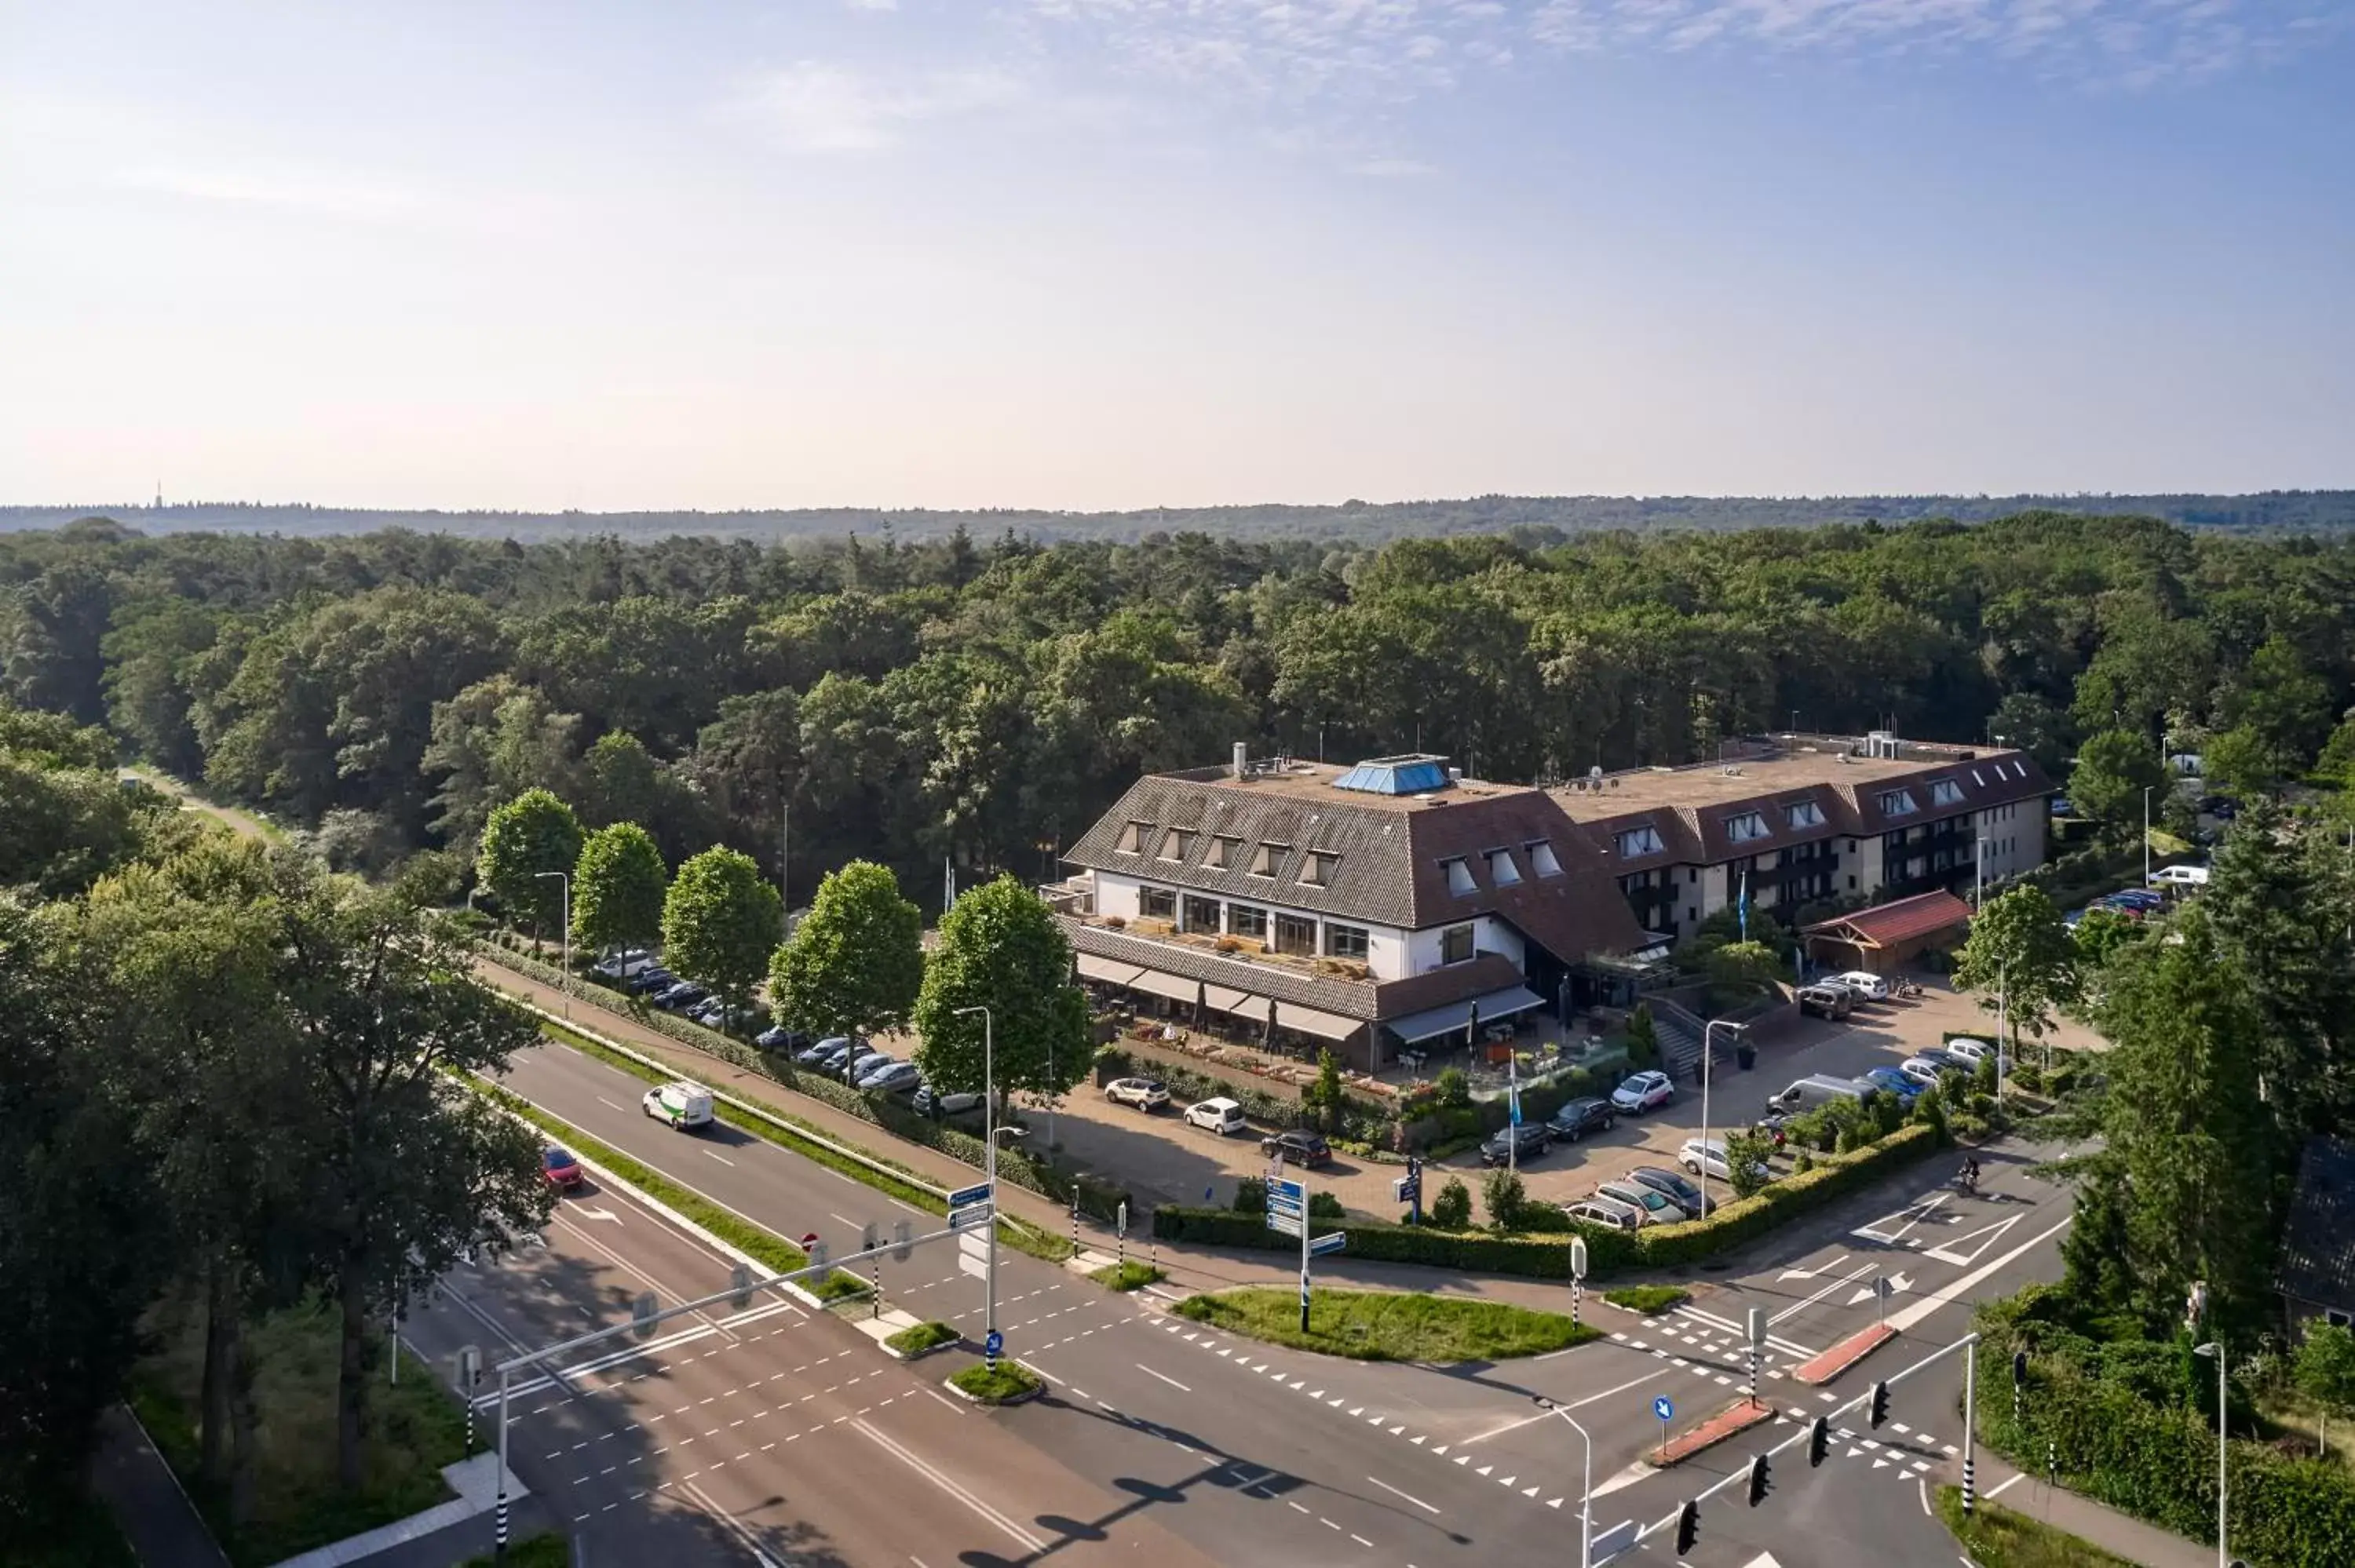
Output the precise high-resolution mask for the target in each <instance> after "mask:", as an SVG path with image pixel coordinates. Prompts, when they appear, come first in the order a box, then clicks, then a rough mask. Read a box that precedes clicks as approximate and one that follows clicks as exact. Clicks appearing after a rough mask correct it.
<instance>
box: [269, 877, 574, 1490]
mask: <svg viewBox="0 0 2355 1568" xmlns="http://www.w3.org/2000/svg"><path fill="white" fill-rule="evenodd" d="M277 881H278V893H277V902H278V905H279V906H280V908H281V909H282V911H283V916H282V932H281V937H280V940H281V950H282V967H281V969H280V980H279V984H280V987H281V991H282V995H283V997H284V1000H285V1006H286V1008H287V1012H288V1013H289V1016H290V1017H291V1019H292V1022H293V1029H294V1031H295V1033H296V1035H297V1038H298V1041H299V1048H300V1053H301V1056H302V1060H303V1065H304V1092H303V1094H302V1095H300V1096H299V1097H297V1098H296V1099H295V1100H294V1101H293V1102H292V1103H290V1104H287V1105H282V1106H280V1107H276V1113H277V1115H278V1117H279V1118H281V1121H280V1128H281V1131H280V1136H282V1137H284V1138H286V1139H288V1140H289V1142H290V1147H292V1148H293V1149H295V1150H299V1156H298V1157H299V1159H300V1160H301V1161H302V1163H303V1167H304V1171H305V1184H304V1192H305V1198H306V1202H305V1203H304V1213H303V1215H302V1217H301V1219H300V1221H299V1222H298V1224H297V1226H296V1227H295V1229H296V1231H297V1232H298V1234H299V1236H300V1245H301V1246H302V1248H303V1255H304V1258H305V1259H306V1261H308V1262H309V1264H310V1266H311V1267H310V1272H311V1276H312V1277H313V1279H314V1282H315V1283H316V1284H317V1286H318V1287H320V1289H321V1290H322V1292H323V1293H324V1294H325V1297H326V1298H327V1299H328V1300H330V1301H331V1302H333V1303H334V1304H335V1307H336V1313H337V1317H338V1319H339V1324H340V1341H341V1343H340V1351H339V1356H338V1361H337V1367H336V1476H337V1478H338V1480H339V1481H340V1483H341V1484H342V1485H343V1486H344V1487H346V1489H349V1488H354V1487H357V1486H358V1485H359V1483H360V1480H361V1476H362V1470H363V1455H362V1452H361V1432H362V1426H363V1421H364V1418H365V1414H366V1410H367V1402H368V1378H367V1376H366V1375H365V1373H366V1364H367V1363H366V1357H365V1351H366V1346H367V1336H368V1319H369V1318H370V1316H371V1315H372V1314H383V1313H390V1312H394V1311H397V1310H398V1309H399V1308H400V1306H401V1304H402V1302H403V1301H404V1300H405V1299H406V1298H408V1297H410V1295H412V1294H414V1293H415V1292H417V1291H420V1290H422V1289H423V1288H425V1287H427V1286H428V1285H429V1284H431V1283H432V1281H433V1280H435V1279H437V1278H439V1277H441V1276H442V1274H443V1273H445V1272H446V1271H448V1269H449V1268H450V1267H451V1266H453V1264H454V1263H455V1262H456V1261H457V1257H458V1254H459V1252H460V1250H461V1249H463V1248H465V1247H467V1246H470V1245H474V1243H475V1242H476V1241H477V1240H478V1239H479V1238H480V1235H481V1234H482V1230H483V1227H484V1226H485V1224H487V1223H488V1222H489V1221H490V1220H492V1219H496V1220H497V1221H499V1222H501V1223H504V1224H507V1225H509V1226H512V1227H513V1228H515V1229H517V1230H530V1229H533V1228H535V1227H537V1226H538V1225H539V1224H543V1223H545V1222H546V1220H547V1217H548V1212H549V1193H548V1188H547V1183H546V1182H545V1181H542V1180H541V1177H540V1168H539V1147H540V1139H539V1134H538V1132H537V1131H535V1130H534V1129H533V1128H529V1127H527V1126H526V1125H524V1124H522V1123H519V1122H517V1121H516V1120H515V1119H513V1118H510V1117H508V1116H506V1114H505V1113H504V1112H502V1111H500V1110H499V1109H498V1108H497V1107H495V1106H493V1105H492V1104H491V1103H490V1102H489V1101H488V1100H486V1099H484V1098H483V1097H480V1096H478V1095H476V1094H474V1093H473V1092H472V1091H471V1090H469V1089H468V1088H467V1087H466V1086H465V1080H466V1079H467V1078H469V1077H471V1076H473V1075H477V1074H481V1075H498V1074H500V1073H503V1072H505V1071H506V1065H507V1063H508V1060H509V1059H510V1058H511V1057H512V1056H513V1055H514V1054H515V1053H516V1052H517V1051H520V1050H522V1049H524V1048H525V1047H526V1046H528V1045H530V1044H533V1043H534V1042H536V1041H537V1040H538V1037H539V1036H538V1030H537V1028H536V1027H535V1026H534V1024H533V1023H532V1021H531V1019H530V1018H529V1017H528V1016H527V1014H525V1013H524V1012H521V1011H520V1010H518V1009H517V1008H516V1007H515V1006H514V1005H512V1004H511V1003H509V1002H507V1001H506V1000H504V999H503V998H501V997H499V996H498V995H496V993H494V992H492V991H489V990H487V989H486V988H485V987H484V986H482V985H481V984H480V983H478V982H477V981H476V980H474V978H473V975H472V971H471V969H470V964H469V959H470V954H469V953H468V951H467V949H466V948H465V947H464V944H463V943H462V941H461V940H460V939H459V938H456V937H455V936H454V935H452V934H448V933H445V932H444V930H443V929H442V927H441V925H440V924H439V923H437V922H435V921H432V920H431V919H428V918H426V917H425V916H423V915H422V914H421V912H420V911H419V910H418V909H417V908H415V907H414V906H410V905H407V904H405V903H403V902H402V901H400V899H399V898H398V897H397V896H394V895H386V894H379V893H372V892H369V891H368V890H366V889H364V888H361V887H359V886H358V885H355V884H352V883H349V882H346V881H344V880H341V879H337V878H332V877H328V876H326V875H325V874H322V873H319V872H317V871H316V870H315V869H313V868H311V867H308V866H304V865H302V864H300V863H290V862H284V861H282V862H280V863H279V864H278V867H277Z"/></svg>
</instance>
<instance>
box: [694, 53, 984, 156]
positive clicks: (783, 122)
mask: <svg viewBox="0 0 2355 1568" xmlns="http://www.w3.org/2000/svg"><path fill="white" fill-rule="evenodd" d="M1023 97H1024V93H1023V89H1022V85H1021V83H1020V82H1018V80H1016V79H1014V78H1013V77H1010V76H1008V75H1007V74H1005V73H1004V72H1002V71H998V70H994V69H972V70H962V71H934V72H930V73H927V74H925V75H922V76H920V77H916V78H912V79H906V80H891V79H884V78H880V77H877V76H874V75H872V74H870V73H868V72H866V71H862V70H858V69H855V68H853V67H849V66H846V65H838V64H834V63H831V62H828V61H824V60H797V61H795V62H794V64H792V65H789V66H785V67H783V68H782V69H776V70H772V71H768V72H765V73H763V74H762V76H761V77H760V78H758V79H756V80H755V81H754V82H753V83H752V84H751V87H750V88H749V89H748V90H746V91H745V92H744V93H743V94H742V95H741V97H740V99H739V100H738V101H737V102H736V103H735V105H734V108H735V109H736V111H738V112H739V113H741V114H743V115H745V116H747V117H749V118H751V119H753V120H756V121H757V122H760V123H762V125H764V126H766V127H767V128H768V130H769V131H770V132H771V133H772V134H773V135H774V136H776V137H777V139H778V140H779V141H781V142H782V143H784V145H786V146H787V147H789V148H791V149H793V150H794V151H795V152H802V153H867V152H874V151H877V150H879V149H881V148H885V147H890V146H892V145H894V144H895V143H899V142H900V140H902V139H903V138H904V137H905V135H906V134H907V132H909V130H910V129H911V127H913V126H915V125H918V124H920V123H922V122H926V121H934V120H943V119H949V118H954V117H956V116H960V115H970V114H975V113H980V112H983V111H989V110H996V109H1004V108H1007V107H1008V106H1010V105H1013V104H1015V103H1018V102H1019V101H1021V100H1022V99H1023Z"/></svg>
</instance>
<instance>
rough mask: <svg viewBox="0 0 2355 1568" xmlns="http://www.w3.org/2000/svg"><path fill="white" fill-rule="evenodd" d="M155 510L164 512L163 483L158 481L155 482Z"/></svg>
mask: <svg viewBox="0 0 2355 1568" xmlns="http://www.w3.org/2000/svg"><path fill="white" fill-rule="evenodd" d="M155 510H156V511H158V512H161V511H163V510H164V482H163V481H162V480H160V479H159V480H157V481H156V482H155Z"/></svg>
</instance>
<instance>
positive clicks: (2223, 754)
mask: <svg viewBox="0 0 2355 1568" xmlns="http://www.w3.org/2000/svg"><path fill="white" fill-rule="evenodd" d="M2294 767H2296V758H2294V757H2292V756H2291V754H2290V753H2289V752H2288V751H2286V749H2284V748H2283V747H2281V746H2279V745H2278V744H2276V743H2275V742H2274V741H2273V740H2271V739H2269V738H2267V736H2265V735H2264V733H2263V732H2261V731H2259V730H2257V729H2255V728H2254V727H2253V726H2248V725H2241V726H2235V727H2234V728H2232V729H2228V730H2226V731H2224V733H2223V734H2222V735H2218V736H2211V737H2210V739H2209V742H2208V747H2207V749H2206V750H2204V751H2202V752H2201V753H2200V768H2201V769H2202V770H2203V772H2204V774H2205V776H2206V778H2207V779H2208V783H2209V786H2210V788H2211V789H2214V790H2215V791H2216V792H2217V793H2218V794H2220V795H2230V796H2232V798H2233V799H2235V800H2247V799H2249V798H2250V797H2252V796H2255V795H2271V794H2275V793H2276V792H2277V791H2278V790H2279V789H2281V785H2282V780H2283V779H2284V778H2285V777H2286V776H2287V775H2288V773H2289V772H2290V770H2291V769H2292V768H2294Z"/></svg>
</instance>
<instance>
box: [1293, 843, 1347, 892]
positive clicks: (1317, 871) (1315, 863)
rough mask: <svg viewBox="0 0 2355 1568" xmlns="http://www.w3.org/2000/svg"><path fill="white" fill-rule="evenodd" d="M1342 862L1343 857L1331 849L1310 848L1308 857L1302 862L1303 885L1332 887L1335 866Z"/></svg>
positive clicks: (1301, 880) (1301, 877) (1301, 875)
mask: <svg viewBox="0 0 2355 1568" xmlns="http://www.w3.org/2000/svg"><path fill="white" fill-rule="evenodd" d="M1340 863H1341V857H1340V856H1339V855H1337V854H1335V853H1333V852H1332V851H1330V850H1310V851H1309V852H1308V856H1307V858H1306V859H1305V860H1303V861H1302V862H1301V863H1300V882H1301V885H1302V886H1304V887H1330V886H1331V885H1333V868H1334V867H1335V866H1337V865H1339V864H1340Z"/></svg>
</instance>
